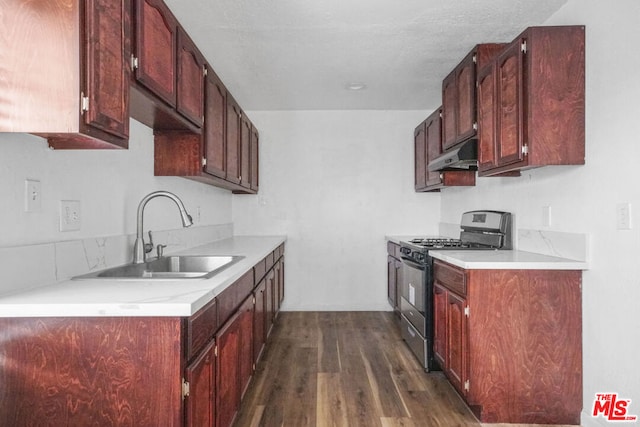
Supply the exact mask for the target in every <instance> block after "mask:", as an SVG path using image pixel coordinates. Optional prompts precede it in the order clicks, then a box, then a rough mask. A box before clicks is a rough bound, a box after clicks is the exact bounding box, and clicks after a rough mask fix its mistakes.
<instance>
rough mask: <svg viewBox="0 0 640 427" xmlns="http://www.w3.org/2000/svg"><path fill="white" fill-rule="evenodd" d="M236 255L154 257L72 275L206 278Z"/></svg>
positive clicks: (234, 260) (126, 278)
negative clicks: (136, 262) (146, 260)
mask: <svg viewBox="0 0 640 427" xmlns="http://www.w3.org/2000/svg"><path fill="white" fill-rule="evenodd" d="M242 258H244V256H239V255H214V256H200V255H182V256H166V257H162V258H157V259H154V260H151V261H148V262H145V263H142V264H126V265H121V266H119V267H113V268H108V269H106V270H101V271H96V272H94V273H89V274H85V275H82V276H77V277H74V278H73V279H112V280H113V279H116V280H117V279H120V280H155V279H165V280H175V279H207V278H209V277H213V276H215V275H216V274H218V273H219V272H220V271H222V270H224V269H225V268H227V267H229V266H231V265H233V264H235V263H236V262H238V261H240V260H241V259H242Z"/></svg>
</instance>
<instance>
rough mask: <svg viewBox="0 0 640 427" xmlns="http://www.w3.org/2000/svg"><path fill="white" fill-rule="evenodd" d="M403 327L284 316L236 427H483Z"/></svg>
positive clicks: (355, 318)
mask: <svg viewBox="0 0 640 427" xmlns="http://www.w3.org/2000/svg"><path fill="white" fill-rule="evenodd" d="M396 322H397V321H396V318H395V317H394V316H393V313H391V312H388V313H387V312H326V313H325V312H323V313H317V312H295V313H294V312H282V313H281V314H280V316H279V317H278V319H277V322H276V325H275V326H274V329H273V333H272V335H271V339H270V342H269V344H268V345H267V347H266V349H265V354H264V358H263V359H262V360H261V361H260V362H259V363H258V366H257V367H256V372H255V373H254V379H253V380H252V382H251V385H250V386H249V390H248V391H247V394H246V397H245V400H244V402H243V403H242V407H241V409H240V412H239V414H238V417H237V421H236V423H235V426H237V427H244V426H260V427H282V426H296V427H298V426H316V427H325V426H327V427H332V426H336V427H342V426H344V427H346V426H348V427H352V426H362V427H371V426H380V427H400V426H402V427H417V426H430V427H431V426H433V427H439V426H440V427H455V426H460V427H481V426H482V425H481V424H480V423H479V422H478V420H477V419H476V418H475V417H474V415H473V414H472V413H471V411H470V410H469V408H468V407H467V406H466V405H465V404H464V402H463V401H462V399H461V398H460V396H458V394H457V393H456V392H455V391H454V389H453V388H452V387H451V384H449V382H448V381H447V379H446V378H445V377H444V375H443V374H442V372H430V373H426V372H424V370H423V369H422V367H421V366H420V364H419V363H418V361H417V360H416V359H415V357H414V356H413V354H411V352H410V351H409V349H408V348H407V346H406V345H405V344H404V343H403V342H402V338H401V337H400V331H399V327H398V324H397V323H396ZM509 426H510V427H516V426H513V425H509ZM487 427H506V426H500V425H494V424H491V425H487ZM518 427H529V425H527V424H521V425H518Z"/></svg>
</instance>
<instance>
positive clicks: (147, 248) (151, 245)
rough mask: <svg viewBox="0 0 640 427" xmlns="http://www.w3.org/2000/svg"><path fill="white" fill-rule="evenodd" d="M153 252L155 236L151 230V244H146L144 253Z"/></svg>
mask: <svg viewBox="0 0 640 427" xmlns="http://www.w3.org/2000/svg"><path fill="white" fill-rule="evenodd" d="M152 250H153V235H152V234H151V230H149V243H145V244H144V253H146V254H148V253H149V252H151V251H152Z"/></svg>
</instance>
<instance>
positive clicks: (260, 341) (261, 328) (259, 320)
mask: <svg viewBox="0 0 640 427" xmlns="http://www.w3.org/2000/svg"><path fill="white" fill-rule="evenodd" d="M266 288H267V281H266V279H262V281H261V282H260V283H259V284H258V286H257V287H256V289H255V290H254V291H253V296H254V297H255V299H256V303H255V305H254V312H253V362H254V363H258V360H259V359H260V355H261V354H262V350H263V349H264V342H265V318H266V298H265V292H266Z"/></svg>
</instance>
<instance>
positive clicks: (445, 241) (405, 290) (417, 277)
mask: <svg viewBox="0 0 640 427" xmlns="http://www.w3.org/2000/svg"><path fill="white" fill-rule="evenodd" d="M512 228H513V227H512V217H511V214H510V213H509V212H499V211H484V210H478V211H470V212H465V213H463V214H462V219H461V221H460V238H459V239H452V238H445V237H429V238H416V239H411V240H408V241H406V242H405V241H403V242H400V253H401V257H402V268H401V272H400V294H401V295H400V313H401V317H400V319H401V328H402V337H403V339H404V341H405V342H406V343H407V345H408V346H409V348H410V349H411V351H412V352H413V353H414V354H415V355H416V357H417V358H418V360H419V361H420V363H421V364H422V366H423V367H424V369H425V370H426V371H432V370H437V369H439V367H438V365H437V362H436V361H435V359H434V357H433V259H432V258H431V257H430V256H429V251H430V250H449V249H455V250H492V249H493V250H504V249H512V248H513V244H512Z"/></svg>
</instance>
